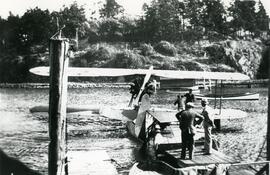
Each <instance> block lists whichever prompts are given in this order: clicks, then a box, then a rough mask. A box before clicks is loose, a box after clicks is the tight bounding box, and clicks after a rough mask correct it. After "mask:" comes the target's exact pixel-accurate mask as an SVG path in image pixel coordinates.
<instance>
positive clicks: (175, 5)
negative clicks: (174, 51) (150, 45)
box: [144, 0, 184, 40]
mask: <svg viewBox="0 0 270 175" xmlns="http://www.w3.org/2000/svg"><path fill="white" fill-rule="evenodd" d="M183 7H184V6H183V3H181V2H179V1H178V0H167V1H164V0H153V1H152V2H151V4H150V5H149V6H148V5H145V6H144V11H145V16H144V19H145V22H144V25H145V27H144V28H145V30H146V31H145V32H146V34H147V36H149V39H150V40H177V39H179V37H180V32H181V30H182V20H183V18H181V16H183Z"/></svg>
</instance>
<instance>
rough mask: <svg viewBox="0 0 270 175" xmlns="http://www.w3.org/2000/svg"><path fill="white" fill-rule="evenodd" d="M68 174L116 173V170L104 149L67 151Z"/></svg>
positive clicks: (107, 174) (100, 174) (95, 174)
mask: <svg viewBox="0 0 270 175" xmlns="http://www.w3.org/2000/svg"><path fill="white" fill-rule="evenodd" d="M68 174H70V175H77V174H79V175H117V174H118V173H117V170H116V168H115V166H114V165H113V163H112V162H111V159H110V157H109V155H108V154H107V152H106V151H105V150H94V151H89V150H87V151H68Z"/></svg>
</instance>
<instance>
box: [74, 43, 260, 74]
mask: <svg viewBox="0 0 270 175" xmlns="http://www.w3.org/2000/svg"><path fill="white" fill-rule="evenodd" d="M262 47H263V46H262V44H261V43H260V42H254V41H241V40H240V41H235V40H226V41H220V42H213V43H210V42H207V41H201V42H200V43H197V44H192V45H191V44H187V43H175V44H172V43H169V42H167V41H161V42H159V43H157V44H145V43H141V44H137V43H136V44H133V45H132V44H128V43H117V44H116V43H98V44H92V45H86V46H85V49H83V50H81V51H78V52H76V53H74V57H73V58H72V59H71V66H79V67H117V68H148V67H149V65H154V68H155V69H171V70H197V71H218V72H220V71H225V72H235V71H237V72H242V73H244V74H246V75H249V76H250V77H251V78H255V76H256V73H257V70H258V67H259V65H260V61H261V57H262V56H261V55H262V50H263V48H262Z"/></svg>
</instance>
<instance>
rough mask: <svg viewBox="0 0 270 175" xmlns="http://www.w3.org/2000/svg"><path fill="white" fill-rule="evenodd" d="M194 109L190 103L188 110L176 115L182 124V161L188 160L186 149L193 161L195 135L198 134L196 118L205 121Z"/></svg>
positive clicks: (187, 106)
mask: <svg viewBox="0 0 270 175" xmlns="http://www.w3.org/2000/svg"><path fill="white" fill-rule="evenodd" d="M193 108H194V104H193V103H191V102H189V103H187V104H186V110H184V111H182V112H179V113H177V114H176V117H177V119H178V121H179V122H180V129H181V136H182V152H181V159H185V158H186V149H188V151H189V159H190V160H191V159H192V157H193V149H194V135H195V134H196V128H195V126H194V120H195V118H199V119H203V116H202V115H200V114H198V113H197V112H195V111H193Z"/></svg>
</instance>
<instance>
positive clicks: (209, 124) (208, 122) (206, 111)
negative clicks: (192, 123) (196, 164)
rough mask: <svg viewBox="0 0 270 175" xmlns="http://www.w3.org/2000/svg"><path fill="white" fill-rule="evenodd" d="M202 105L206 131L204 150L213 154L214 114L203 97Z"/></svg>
mask: <svg viewBox="0 0 270 175" xmlns="http://www.w3.org/2000/svg"><path fill="white" fill-rule="evenodd" d="M201 105H202V107H203V111H202V115H203V117H204V121H203V127H204V133H205V141H204V150H205V154H208V155H209V154H211V152H212V134H211V132H212V128H213V126H214V121H213V118H212V115H211V113H210V111H211V108H210V107H209V106H208V101H207V99H202V101H201Z"/></svg>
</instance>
